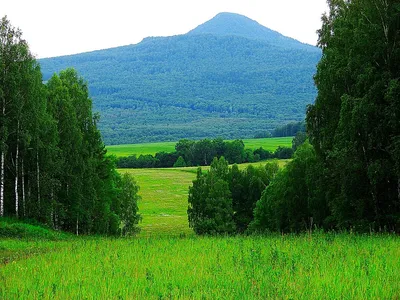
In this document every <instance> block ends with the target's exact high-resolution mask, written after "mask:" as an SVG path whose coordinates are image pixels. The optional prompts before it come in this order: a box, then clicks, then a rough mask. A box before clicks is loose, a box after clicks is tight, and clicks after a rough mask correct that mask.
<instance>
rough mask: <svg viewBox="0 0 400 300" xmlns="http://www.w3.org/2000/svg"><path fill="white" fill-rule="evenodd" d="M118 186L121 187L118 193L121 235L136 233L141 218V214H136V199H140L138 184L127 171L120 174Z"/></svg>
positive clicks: (137, 209)
mask: <svg viewBox="0 0 400 300" xmlns="http://www.w3.org/2000/svg"><path fill="white" fill-rule="evenodd" d="M119 186H120V189H121V191H120V193H119V201H120V209H119V220H120V230H121V235H127V234H132V233H136V232H138V231H139V228H138V227H137V226H136V225H137V224H138V223H139V221H140V220H141V216H140V215H139V214H138V211H139V208H138V201H139V200H140V196H139V195H138V192H139V186H138V185H137V183H136V181H135V179H134V177H133V176H132V175H131V174H129V173H125V174H123V175H122V176H121V179H120V183H119Z"/></svg>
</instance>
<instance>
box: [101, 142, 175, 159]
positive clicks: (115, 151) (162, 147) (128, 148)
mask: <svg viewBox="0 0 400 300" xmlns="http://www.w3.org/2000/svg"><path fill="white" fill-rule="evenodd" d="M175 144H176V142H161V143H147V144H125V145H113V146H107V147H106V149H107V153H108V154H112V155H115V156H117V157H125V156H130V155H134V154H136V155H137V156H139V155H140V154H143V155H145V154H151V155H154V154H156V153H157V152H162V151H164V152H168V153H169V152H174V151H175Z"/></svg>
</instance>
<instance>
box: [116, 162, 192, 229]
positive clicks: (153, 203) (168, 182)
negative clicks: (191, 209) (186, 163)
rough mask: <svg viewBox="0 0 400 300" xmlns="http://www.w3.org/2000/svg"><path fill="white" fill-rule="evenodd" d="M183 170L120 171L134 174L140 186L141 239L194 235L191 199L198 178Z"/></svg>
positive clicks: (120, 170)
mask: <svg viewBox="0 0 400 300" xmlns="http://www.w3.org/2000/svg"><path fill="white" fill-rule="evenodd" d="M182 169H186V168H182ZM182 169H179V168H176V169H172V168H171V169H119V170H118V171H119V172H121V173H125V172H128V173H130V174H132V175H133V176H134V177H135V179H136V182H137V183H138V185H139V186H140V191H139V195H140V196H141V197H142V199H141V200H140V201H139V203H138V206H139V213H140V214H141V215H142V217H143V221H142V222H141V223H140V224H139V226H140V228H141V232H140V236H151V235H188V234H189V235H191V234H193V230H192V229H190V228H189V225H188V217H187V207H188V200H187V199H188V191H189V186H190V185H191V184H192V181H193V179H195V177H196V174H195V171H193V172H190V171H188V170H182Z"/></svg>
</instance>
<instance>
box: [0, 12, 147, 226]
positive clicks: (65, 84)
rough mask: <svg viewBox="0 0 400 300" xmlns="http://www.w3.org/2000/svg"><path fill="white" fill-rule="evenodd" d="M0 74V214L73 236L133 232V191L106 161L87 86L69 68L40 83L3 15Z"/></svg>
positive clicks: (33, 63)
mask: <svg viewBox="0 0 400 300" xmlns="http://www.w3.org/2000/svg"><path fill="white" fill-rule="evenodd" d="M0 70H1V72H0V216H14V217H16V218H24V219H33V220H37V221H39V222H41V223H44V224H48V225H49V226H51V227H53V228H55V229H61V230H66V231H70V232H75V233H76V234H80V233H85V234H89V233H100V234H116V233H118V232H120V233H128V232H132V231H134V230H135V225H136V224H137V223H138V220H139V217H140V216H139V215H138V214H137V211H138V207H137V200H138V195H137V192H138V189H139V187H138V186H137V184H136V183H135V181H134V180H133V179H132V178H131V177H130V176H129V175H124V176H121V175H119V174H118V173H117V172H116V170H115V161H114V159H113V158H112V157H108V156H106V151H105V148H104V144H103V142H102V139H101V135H100V132H99V130H98V129H97V123H98V121H99V116H98V115H97V114H93V112H92V100H91V99H90V97H89V92H88V86H87V83H86V82H85V81H84V80H83V79H82V78H81V77H80V76H79V75H78V74H77V72H76V71H75V70H74V69H67V70H64V71H61V72H60V73H59V75H57V74H54V75H53V76H52V77H51V78H50V79H49V80H48V81H47V83H43V81H42V73H41V70H40V66H39V64H38V62H37V61H36V60H35V58H34V57H33V55H32V54H31V53H30V51H29V47H28V44H27V42H26V41H25V40H24V39H23V38H22V32H21V30H19V29H17V28H15V27H13V26H12V25H11V23H10V21H9V20H8V19H7V17H3V18H2V19H1V22H0Z"/></svg>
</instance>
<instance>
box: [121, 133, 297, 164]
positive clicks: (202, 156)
mask: <svg viewBox="0 0 400 300" xmlns="http://www.w3.org/2000/svg"><path fill="white" fill-rule="evenodd" d="M265 140H268V139H265ZM249 141H251V143H252V145H253V146H254V145H255V144H257V142H254V140H249ZM288 141H289V139H285V140H284V141H282V140H281V139H279V140H278V141H277V142H278V143H283V144H285V143H286V142H288ZM258 144H262V143H258ZM273 144H274V141H268V142H267V141H266V145H267V147H268V146H269V147H271V146H272V145H273ZM175 150H176V151H175V152H171V153H165V152H159V153H158V152H157V153H156V154H155V156H152V155H150V154H147V155H142V154H141V155H140V156H139V157H137V156H136V155H132V156H128V157H120V158H119V159H118V161H117V165H118V167H119V168H170V167H185V166H207V165H209V164H210V163H211V160H212V159H213V158H214V157H217V158H220V157H222V156H224V157H226V158H227V160H228V162H229V163H230V164H234V163H238V164H240V163H244V162H250V163H252V162H257V161H260V160H265V159H268V158H279V159H288V158H291V157H292V155H293V150H292V149H291V148H288V147H280V146H278V149H277V150H276V151H275V153H274V154H272V153H271V152H269V151H268V150H264V149H263V148H262V147H260V148H259V149H256V150H254V151H253V150H252V149H245V144H244V142H243V141H242V140H234V141H224V140H223V139H221V138H217V139H213V140H209V139H204V140H200V141H192V140H188V139H183V140H180V141H179V142H178V143H177V144H176V145H175ZM180 157H181V158H182V159H181V160H180V162H179V164H178V165H176V162H177V161H178V160H179V158H180Z"/></svg>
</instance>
